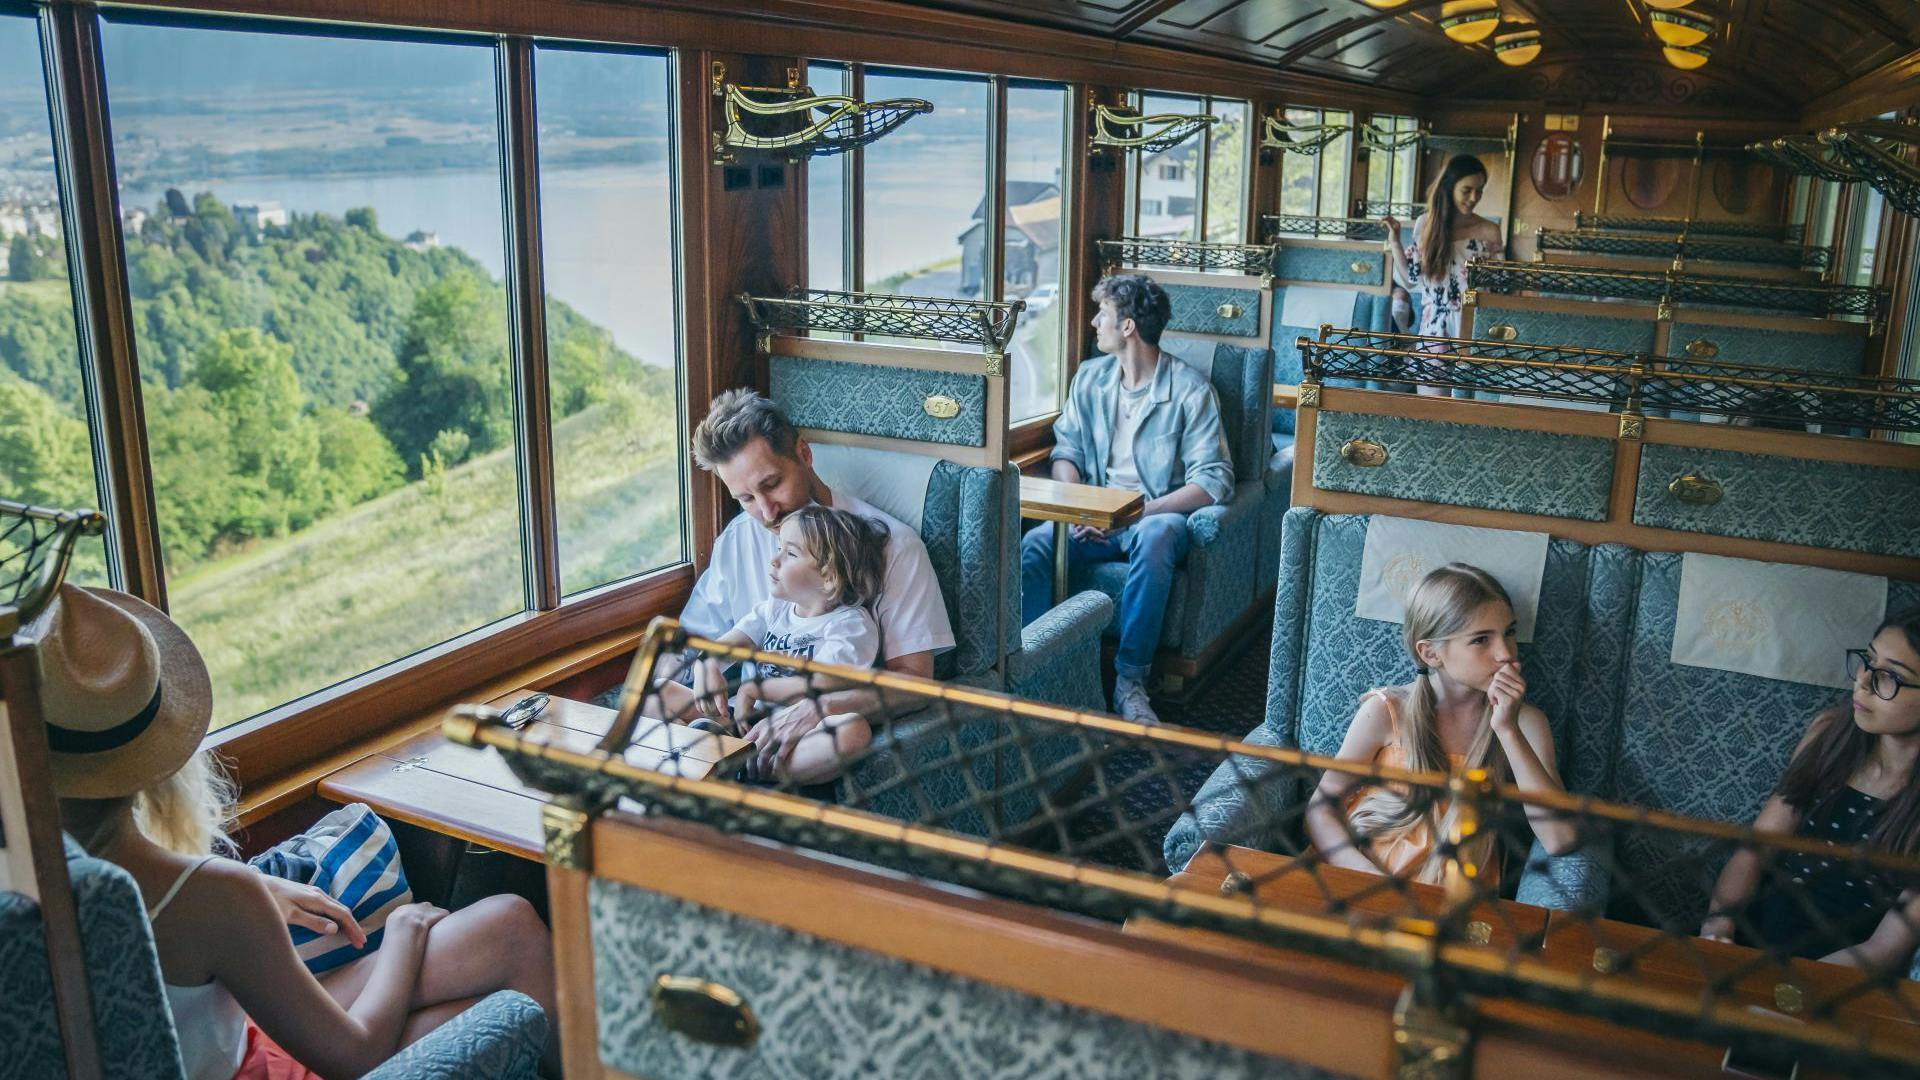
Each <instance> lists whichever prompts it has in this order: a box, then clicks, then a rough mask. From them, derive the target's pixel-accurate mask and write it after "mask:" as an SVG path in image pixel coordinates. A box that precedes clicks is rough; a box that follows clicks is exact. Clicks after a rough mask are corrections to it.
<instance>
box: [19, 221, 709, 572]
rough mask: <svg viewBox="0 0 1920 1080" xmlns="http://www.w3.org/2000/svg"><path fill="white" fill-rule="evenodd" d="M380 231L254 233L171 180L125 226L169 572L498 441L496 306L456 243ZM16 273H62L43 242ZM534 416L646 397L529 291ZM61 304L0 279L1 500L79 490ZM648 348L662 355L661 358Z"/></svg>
mask: <svg viewBox="0 0 1920 1080" xmlns="http://www.w3.org/2000/svg"><path fill="white" fill-rule="evenodd" d="M418 246H419V247H420V248H421V249H420V250H416V249H415V248H414V247H409V246H408V245H407V244H405V243H403V242H401V241H400V240H397V239H395V238H393V237H389V236H387V235H385V234H384V233H382V232H381V231H380V227H379V222H378V221H377V220H376V218H375V216H374V213H373V211H371V210H356V211H350V212H349V213H347V214H346V215H345V216H344V219H341V218H335V217H331V216H328V215H324V214H312V215H294V216H293V217H292V219H291V220H290V222H289V223H288V224H287V225H285V226H274V225H269V226H266V227H264V228H260V229H256V228H253V227H251V226H249V225H247V224H245V223H243V222H242V221H241V220H239V219H238V218H236V217H235V215H234V213H233V211H232V209H231V208H229V207H228V206H226V205H225V204H223V203H221V202H220V201H219V200H217V199H215V198H214V197H212V196H211V195H207V194H202V195H200V196H198V197H197V198H196V199H194V200H192V202H191V203H189V202H188V200H187V199H186V198H184V197H183V196H182V195H181V194H180V193H178V192H168V193H167V198H166V199H165V200H163V201H162V202H161V203H159V204H158V205H157V206H155V207H153V208H152V209H151V212H150V213H149V215H148V216H147V217H146V219H145V221H144V222H143V223H142V225H141V227H140V228H139V229H138V230H137V231H134V230H132V229H129V231H128V235H127V264H128V267H129V272H130V288H131V291H132V294H133V303H134V313H135V318H136V321H137V330H136V337H137V344H138V348H139V354H140V370H141V376H142V379H143V380H144V383H145V386H146V389H145V405H146V417H147V430H148V438H149V441H150V444H151V452H152V457H153V462H154V472H155V475H156V478H157V482H156V500H157V502H158V510H159V513H160V517H161V521H162V525H163V536H164V540H165V543H166V545H167V547H166V556H167V562H168V568H169V571H170V572H179V571H180V570H182V569H183V568H186V567H189V566H191V565H193V564H194V563H196V562H199V561H202V560H205V559H206V558H208V557H209V556H211V555H214V554H215V553H217V552H218V551H220V550H223V549H226V548H232V547H236V546H244V545H245V544H246V543H248V542H249V541H252V540H257V539H261V538H266V537H272V536H278V535H282V534H286V533H289V532H292V531H296V530H299V529H302V528H304V527H306V526H308V525H310V524H312V523H314V522H316V521H318V520H320V519H322V518H324V517H326V516H328V515H329V514H333V513H337V512H339V511H342V510H345V509H346V508H348V507H351V506H354V505H357V504H359V503H362V502H364V501H366V500H367V499H369V498H372V497H374V496H376V495H379V494H381V493H384V492H386V491H389V490H392V489H394V488H397V487H399V486H400V485H402V484H404V483H406V482H408V481H409V480H415V479H420V478H422V477H423V476H431V475H433V474H436V473H438V472H442V471H444V470H446V469H448V468H451V467H453V466H456V465H459V464H460V463H461V462H463V461H465V460H467V459H469V458H472V457H476V456H478V455H482V454H485V453H486V452H488V451H490V450H494V449H497V448H501V447H507V446H510V445H511V444H512V439H513V405H512V397H511V394H510V393H509V379H510V370H511V369H510V365H509V363H508V353H507V333H506V299H505V296H504V292H503V289H502V287H501V286H500V285H499V284H498V283H497V282H494V281H492V280H491V279H490V278H489V276H488V274H487V273H486V271H485V269H484V268H483V267H482V266H481V265H480V264H479V263H478V262H476V261H475V260H474V259H472V258H471V257H469V256H468V255H466V254H465V253H464V252H461V251H458V250H456V249H452V248H440V247H430V246H426V245H418ZM25 265H26V271H25V272H24V273H22V272H20V270H21V268H20V267H18V266H16V267H15V268H14V270H15V272H14V273H13V274H12V275H11V276H13V277H15V278H21V277H26V278H33V277H41V278H50V277H55V276H57V275H59V274H60V273H62V272H63V269H64V255H63V254H60V253H57V252H56V253H52V254H51V255H50V256H49V257H46V258H39V259H34V260H31V261H26V264H25ZM547 325H548V333H549V346H550V354H551V368H552V378H553V393H552V398H553V409H554V419H555V421H556V422H557V421H559V420H560V419H562V418H564V417H566V416H569V415H572V414H574V413H577V412H580V411H581V410H583V409H586V408H587V407H588V406H590V405H593V404H594V403H596V402H599V401H603V400H605V399H607V398H608V397H609V396H610V395H616V394H628V395H631V394H634V393H636V392H638V393H640V394H641V395H642V396H645V397H649V398H651V397H654V396H656V395H664V396H665V398H666V400H668V401H671V395H672V377H671V370H670V369H668V368H665V367H650V366H645V365H642V364H640V363H639V361H637V360H636V359H635V358H634V357H633V356H631V355H629V354H627V353H625V352H623V351H622V350H620V349H619V348H618V347H617V346H616V345H615V344H614V343H613V340H612V338H611V336H610V335H609V334H608V333H607V332H606V331H605V330H603V329H601V328H600V327H598V326H596V325H594V324H592V323H589V322H588V321H586V320H585V319H583V318H582V317H580V316H579V315H578V314H577V313H575V312H574V311H573V310H572V309H571V308H569V307H568V306H567V305H566V304H564V303H562V302H560V301H558V300H549V302H548V306H547ZM77 357H78V352H77V348H76V345H75V342H74V331H73V316H72V311H71V307H70V304H69V301H68V298H67V293H66V289H65V286H64V284H63V283H61V282H59V281H57V280H42V281H31V280H29V281H26V282H20V281H13V282H6V283H0V369H4V374H0V491H4V492H5V493H6V494H7V495H8V496H9V497H12V498H19V499H26V500H29V501H34V502H40V503H47V504H52V505H68V506H72V505H88V504H92V503H94V502H95V501H97V499H96V495H95V492H94V485H93V479H92V477H91V475H90V474H89V473H88V471H87V469H86V460H87V458H86V445H87V442H86V439H87V435H86V428H85V425H84V423H83V421H82V419H81V417H82V416H83V411H82V405H81V381H80V379H81V372H80V365H79V362H78V359H77ZM660 359H665V358H660Z"/></svg>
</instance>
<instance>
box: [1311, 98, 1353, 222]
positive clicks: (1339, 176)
mask: <svg viewBox="0 0 1920 1080" xmlns="http://www.w3.org/2000/svg"><path fill="white" fill-rule="evenodd" d="M1320 122H1321V123H1323V124H1345V125H1349V126H1350V125H1352V123H1353V114H1352V113H1350V112H1334V111H1332V110H1328V111H1326V112H1323V113H1321V114H1320ZM1352 156H1353V132H1352V131H1346V132H1342V133H1341V135H1340V137H1339V138H1337V139H1335V140H1333V141H1332V142H1330V143H1328V144H1327V146H1326V149H1324V150H1322V151H1320V156H1319V157H1317V158H1315V159H1314V165H1315V167H1316V168H1317V169H1318V170H1319V172H1320V197H1319V202H1318V203H1317V204H1316V206H1317V207H1318V210H1317V212H1318V214H1319V216H1321V217H1346V216H1347V211H1348V207H1347V161H1348V160H1349V159H1350V158H1351V157H1352Z"/></svg>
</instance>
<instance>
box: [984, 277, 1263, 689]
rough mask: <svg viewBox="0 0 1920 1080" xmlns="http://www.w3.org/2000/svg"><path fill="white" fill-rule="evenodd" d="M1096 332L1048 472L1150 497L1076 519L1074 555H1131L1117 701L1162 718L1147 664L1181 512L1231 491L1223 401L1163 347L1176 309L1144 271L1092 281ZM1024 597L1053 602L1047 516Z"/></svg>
mask: <svg viewBox="0 0 1920 1080" xmlns="http://www.w3.org/2000/svg"><path fill="white" fill-rule="evenodd" d="M1093 299H1094V301H1095V302H1097V303H1098V304H1099V305H1100V310H1099V313H1098V314H1096V315H1095V316H1094V319H1093V329H1094V334H1095V339H1096V341H1097V343H1098V345H1099V347H1100V351H1101V353H1102V354H1103V355H1101V356H1098V357H1095V358H1094V359H1092V360H1089V361H1087V362H1086V363H1084V364H1081V365H1080V370H1079V372H1078V373H1077V374H1075V375H1074V377H1073V387H1072V389H1071V390H1070V391H1069V392H1068V394H1067V403H1066V407H1065V408H1064V409H1063V410H1061V413H1060V419H1059V420H1057V421H1055V422H1054V425H1053V439H1054V444H1053V455H1052V460H1051V468H1052V476H1053V478H1054V479H1055V480H1064V481H1068V482H1070V483H1083V484H1093V485H1095V486H1098V487H1112V488H1126V489H1129V490H1134V491H1139V492H1140V493H1142V494H1143V495H1145V496H1146V500H1147V502H1146V508H1145V509H1144V510H1143V511H1142V516H1141V518H1140V520H1139V521H1138V522H1136V523H1134V524H1133V525H1130V526H1128V527H1127V528H1124V529H1116V530H1113V531H1111V532H1108V531H1105V530H1101V529H1095V528H1090V527H1088V526H1084V525H1075V526H1074V527H1073V529H1072V535H1071V539H1070V540H1069V542H1068V543H1069V546H1068V550H1067V558H1068V560H1069V561H1070V562H1074V563H1081V562H1113V561H1121V560H1124V561H1125V562H1126V563H1127V582H1126V585H1125V587H1124V588H1123V589H1122V590H1121V593H1120V650H1119V655H1118V656H1117V657H1116V658H1115V660H1114V673H1115V678H1114V683H1113V707H1114V711H1115V712H1118V713H1119V714H1120V715H1121V716H1123V717H1125V718H1127V719H1129V720H1133V721H1137V722H1139V723H1147V724H1151V723H1158V722H1159V717H1158V716H1156V715H1154V712H1153V706H1152V705H1151V704H1150V703H1149V702H1148V700H1147V689H1146V681H1147V672H1148V670H1149V669H1150V668H1151V667H1152V666H1153V653H1154V650H1155V648H1156V647H1157V646H1158V645H1159V644H1160V626H1161V622H1162V620H1163V619H1164V617H1165V615H1166V611H1167V593H1168V592H1169V591H1170V590H1171V589H1172V588H1173V571H1174V568H1175V567H1176V566H1179V565H1180V563H1181V562H1182V561H1184V560H1185V559H1186V557H1187V515H1188V514H1190V513H1192V512H1193V511H1195V510H1198V509H1200V508H1201V507H1203V506H1210V505H1212V504H1214V503H1224V502H1227V501H1228V500H1230V499H1232V498H1233V464H1232V462H1231V461H1230V460H1229V458H1228V456H1227V436H1226V431H1225V429H1224V428H1223V427H1222V426H1221V423H1220V402H1219V401H1218V399H1216V398H1215V397H1214V393H1213V386H1212V385H1211V384H1210V383H1208V381H1207V378H1206V376H1204V375H1202V374H1200V373H1199V372H1198V371H1195V370H1194V369H1193V368H1191V367H1188V366H1187V365H1186V364H1185V363H1182V362H1181V361H1180V359H1179V358H1177V357H1175V356H1173V355H1172V354H1171V353H1163V352H1161V351H1160V332H1161V331H1162V330H1163V329H1165V328H1166V325H1167V319H1168V317H1169V316H1170V315H1171V313H1172V312H1171V305H1170V304H1169V303H1168V300H1167V293H1166V290H1165V289H1162V288H1161V287H1160V286H1159V285H1157V284H1155V283H1154V282H1153V280H1152V279H1151V278H1148V277H1146V276H1145V275H1142V274H1120V275H1115V276H1113V277H1109V278H1107V279H1106V280H1104V281H1102V282H1100V284H1099V285H1098V286H1096V287H1095V288H1094V290H1093ZM1020 570H1021V595H1022V600H1023V605H1022V606H1023V607H1024V609H1025V611H1024V614H1025V619H1026V621H1027V622H1032V621H1033V620H1034V619H1037V618H1039V617H1040V616H1041V615H1042V614H1044V613H1045V612H1046V611H1047V609H1048V607H1049V606H1050V605H1051V603H1052V598H1053V592H1052V579H1053V526H1052V525H1051V524H1044V525H1041V526H1039V527H1037V528H1035V529H1032V530H1030V531H1029V532H1028V533H1027V534H1026V536H1025V537H1024V538H1023V539H1022V540H1021V542H1020Z"/></svg>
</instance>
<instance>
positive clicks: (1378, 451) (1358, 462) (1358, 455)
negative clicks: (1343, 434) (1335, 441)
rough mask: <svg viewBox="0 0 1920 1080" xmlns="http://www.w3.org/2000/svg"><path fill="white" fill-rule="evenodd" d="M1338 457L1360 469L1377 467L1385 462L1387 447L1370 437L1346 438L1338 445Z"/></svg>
mask: <svg viewBox="0 0 1920 1080" xmlns="http://www.w3.org/2000/svg"><path fill="white" fill-rule="evenodd" d="M1340 459H1341V460H1342V461H1345V462H1346V463H1347V464H1349V465H1355V466H1358V467H1360V468H1362V469H1377V468H1379V467H1380V466H1382V465H1385V464H1386V463H1387V448H1386V447H1385V446H1383V445H1381V444H1380V443H1377V442H1374V441H1373V440H1372V439H1348V440H1347V441H1346V442H1345V443H1343V444H1342V445H1341V447H1340Z"/></svg>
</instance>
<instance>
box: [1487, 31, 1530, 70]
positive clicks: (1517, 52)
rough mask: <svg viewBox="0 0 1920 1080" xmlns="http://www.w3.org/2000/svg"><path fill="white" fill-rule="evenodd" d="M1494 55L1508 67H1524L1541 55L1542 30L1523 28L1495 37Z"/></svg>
mask: <svg viewBox="0 0 1920 1080" xmlns="http://www.w3.org/2000/svg"><path fill="white" fill-rule="evenodd" d="M1493 55H1494V56H1497V57H1499V58H1500V62H1501V63H1503V64H1505V65H1507V66H1508V67H1523V66H1525V65H1527V64H1530V63H1532V62H1533V58H1534V57H1536V56H1539V55H1540V31H1538V30H1521V31H1518V32H1516V33H1512V34H1501V35H1500V36H1499V37H1497V38H1494V39H1493Z"/></svg>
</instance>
